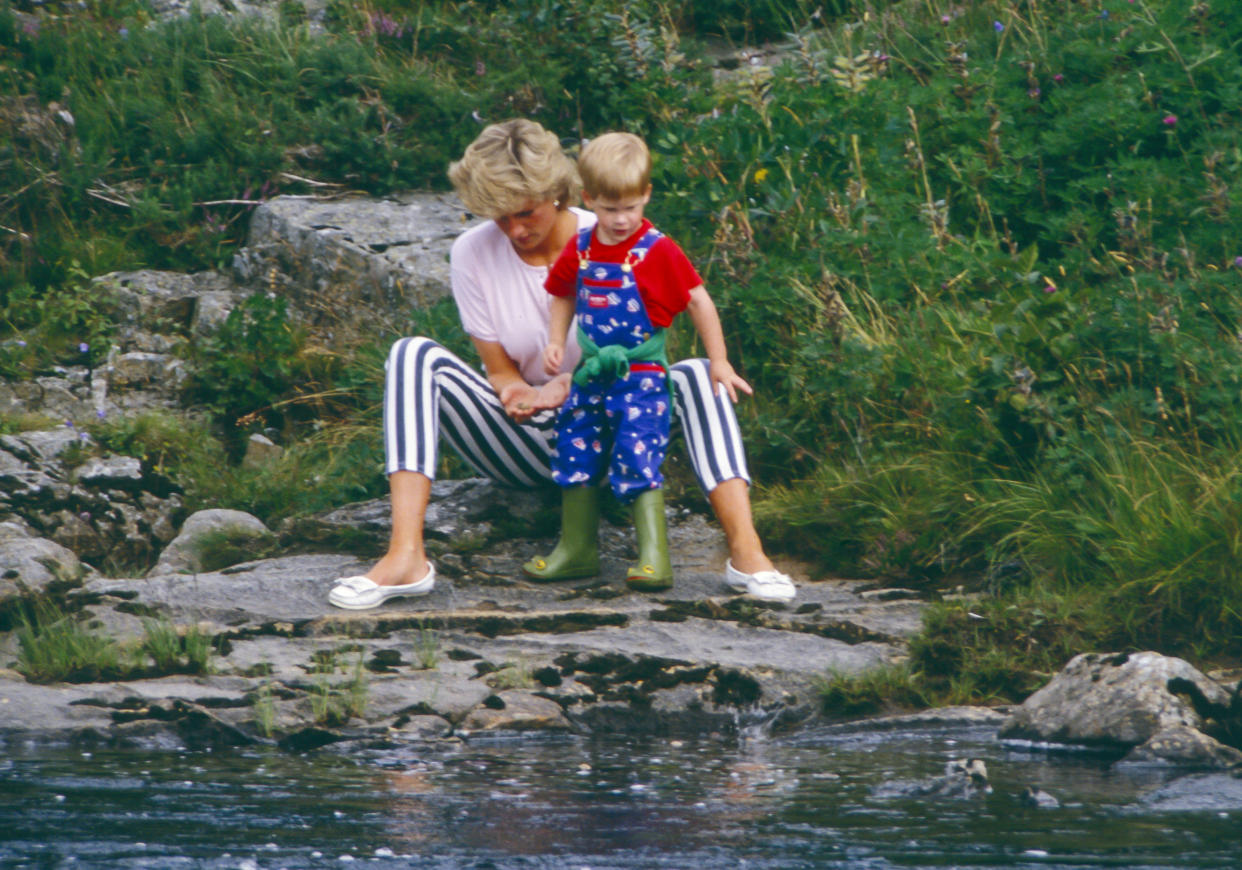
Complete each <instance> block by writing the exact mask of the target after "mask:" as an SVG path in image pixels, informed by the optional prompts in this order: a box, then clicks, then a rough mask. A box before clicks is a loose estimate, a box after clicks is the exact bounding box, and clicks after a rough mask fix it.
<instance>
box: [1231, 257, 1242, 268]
mask: <svg viewBox="0 0 1242 870" xmlns="http://www.w3.org/2000/svg"><path fill="white" fill-rule="evenodd" d="M1233 264H1234V265H1235V266H1237V267H1238V268H1239V269H1242V257H1234V258H1233Z"/></svg>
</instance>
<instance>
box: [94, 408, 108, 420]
mask: <svg viewBox="0 0 1242 870" xmlns="http://www.w3.org/2000/svg"><path fill="white" fill-rule="evenodd" d="M107 416H108V412H107V411H105V410H104V409H103V408H100V409H99V410H98V411H96V412H95V419H97V420H102V419H104V418H105V417H107Z"/></svg>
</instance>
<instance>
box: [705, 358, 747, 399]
mask: <svg viewBox="0 0 1242 870" xmlns="http://www.w3.org/2000/svg"><path fill="white" fill-rule="evenodd" d="M708 371H709V372H710V374H711V379H712V391H713V392H715V393H719V392H720V388H721V387H724V388H725V391H726V392H728V394H729V398H730V399H731V400H732V401H733V402H735V403H736V402H737V391H738V390H741V391H742V392H743V393H745V394H746V395H748V396H753V395H754V393H755V391H754V390H753V389H751V386H750V384H748V383H746V381H745V380H744V379H743V378H742V376H741V375H739V374H738V373H737V372H735V371H734V370H733V365H732V364H731V363H730V362H729V361H728V360H714V361H712V363H711V365H710V367H709V369H708Z"/></svg>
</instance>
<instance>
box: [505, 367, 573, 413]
mask: <svg viewBox="0 0 1242 870" xmlns="http://www.w3.org/2000/svg"><path fill="white" fill-rule="evenodd" d="M497 395H499V396H500V404H502V405H504V407H505V413H506V414H508V415H509V416H510V417H512V418H513V419H514V420H515V421H516V422H518V423H525V422H526V421H527V420H529V419H530V418H531V417H533V416H535V415H536V414H538V413H539V412H540V411H546V410H548V409H555V408H559V407H560V406H561V405H563V404H565V399H566V398H567V397H568V396H569V375H568V374H563V375H557V376H556V377H555V378H553V379H552V380H550V381H548V382H547V383H546V384H543V385H542V386H538V387H532V386H531V385H530V384H528V383H526V382H525V381H515V382H514V383H511V384H508V385H507V386H505V387H503V388H502V389H501V390H500V392H499V393H498V394H497Z"/></svg>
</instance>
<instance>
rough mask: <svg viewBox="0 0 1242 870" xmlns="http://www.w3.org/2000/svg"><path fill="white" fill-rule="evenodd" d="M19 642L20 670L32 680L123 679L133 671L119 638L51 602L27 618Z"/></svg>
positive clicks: (76, 681) (85, 681)
mask: <svg viewBox="0 0 1242 870" xmlns="http://www.w3.org/2000/svg"><path fill="white" fill-rule="evenodd" d="M17 642H18V656H17V670H18V672H19V673H21V674H22V676H24V677H25V678H26V679H27V680H29V681H30V682H32V683H59V682H73V683H88V682H93V681H96V680H108V679H120V678H123V677H124V676H125V674H126V673H127V672H128V670H129V668H128V667H127V666H126V664H125V663H124V658H125V657H124V652H123V650H122V648H121V646H120V644H118V643H117V642H116V640H115V639H113V638H111V637H108V636H106V635H103V634H100V633H99V632H96V631H93V630H91V629H89V628H87V627H86V626H84V625H83V624H82V623H81V622H80V621H79V620H78V619H76V618H75V617H74V616H73V615H71V614H67V613H64V612H61V611H60V610H58V609H57V608H55V607H53V606H51V605H40V606H38V607H36V608H35V612H34V615H33V617H24V618H23V620H22V624H21V626H20V627H19V628H18V629H17Z"/></svg>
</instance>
